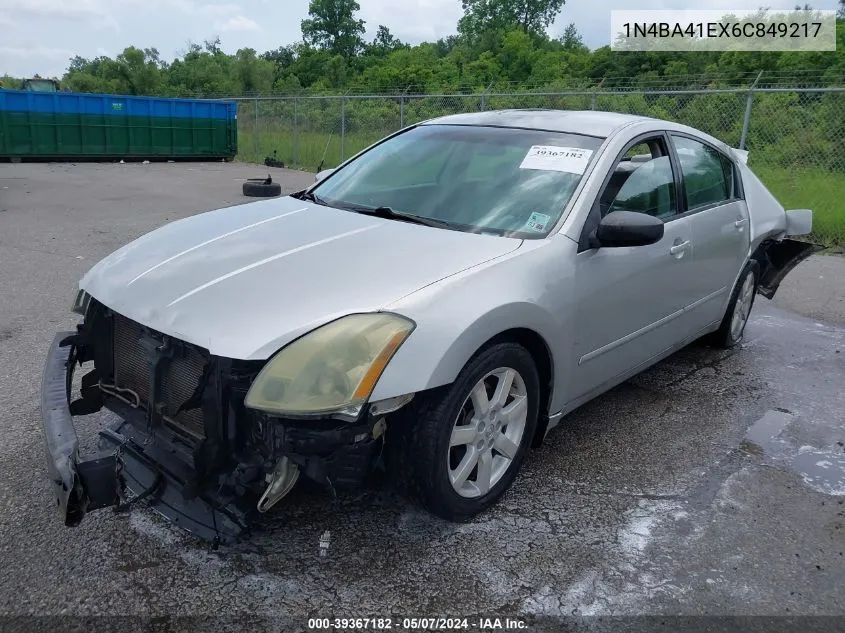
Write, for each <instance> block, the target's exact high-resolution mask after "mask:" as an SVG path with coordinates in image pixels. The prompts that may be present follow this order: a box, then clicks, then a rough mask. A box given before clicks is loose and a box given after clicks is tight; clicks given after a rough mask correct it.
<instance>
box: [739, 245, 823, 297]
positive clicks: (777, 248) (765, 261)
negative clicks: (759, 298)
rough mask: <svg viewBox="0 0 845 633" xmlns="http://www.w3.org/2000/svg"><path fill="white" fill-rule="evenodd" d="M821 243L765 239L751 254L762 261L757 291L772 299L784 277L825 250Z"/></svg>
mask: <svg viewBox="0 0 845 633" xmlns="http://www.w3.org/2000/svg"><path fill="white" fill-rule="evenodd" d="M824 249H825V247H824V246H822V245H821V244H814V243H812V242H801V241H799V240H793V239H789V238H785V239H782V240H765V241H764V242H763V243H762V244H760V245H759V246H758V247H757V249H756V250H755V251H754V253H753V254H752V256H751V259H755V260H757V261H758V262H759V263H760V282H759V285H758V287H757V292H759V293H760V294H761V295H763V296H764V297H766V299H772V298H773V297H774V296H775V293H776V292H777V289H778V287H779V286H780V284H781V282H782V281H783V280H784V278H785V277H786V276H787V275H788V274H789V273H790V272H791V271H792V269H794V268H795V267H796V266H797V265H798V264H800V263H801V262H803V261H804V260H805V259H807V258H808V257H809V256H810V255H812V254H814V253H818V252H819V251H822V250H824Z"/></svg>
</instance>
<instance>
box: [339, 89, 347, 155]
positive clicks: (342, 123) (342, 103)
mask: <svg viewBox="0 0 845 633" xmlns="http://www.w3.org/2000/svg"><path fill="white" fill-rule="evenodd" d="M345 143H346V97H345V96H344V97H341V98H340V162H341V163H342V162H343V161H344V160H345V158H346V154H345V147H344V145H345Z"/></svg>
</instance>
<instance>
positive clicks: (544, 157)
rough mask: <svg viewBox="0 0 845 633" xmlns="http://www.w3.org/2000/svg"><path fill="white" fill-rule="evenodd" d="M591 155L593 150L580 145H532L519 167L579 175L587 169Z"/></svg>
mask: <svg viewBox="0 0 845 633" xmlns="http://www.w3.org/2000/svg"><path fill="white" fill-rule="evenodd" d="M592 155H593V150H590V149H581V148H580V147H556V146H554V145H532V146H531V149H529V150H528V153H527V154H526V155H525V158H524V159H522V164H521V165H520V166H519V168H520V169H541V170H543V171H563V172H566V173H568V174H578V175H581V174H583V173H584V172H585V171H586V170H587V163H589V162H590V156H592Z"/></svg>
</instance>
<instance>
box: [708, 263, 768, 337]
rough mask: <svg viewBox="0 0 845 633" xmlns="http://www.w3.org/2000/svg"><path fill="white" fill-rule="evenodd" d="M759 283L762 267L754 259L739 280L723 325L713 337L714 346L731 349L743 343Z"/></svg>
mask: <svg viewBox="0 0 845 633" xmlns="http://www.w3.org/2000/svg"><path fill="white" fill-rule="evenodd" d="M759 282H760V265H759V264H758V263H757V262H756V261H755V260H753V259H752V260H751V261H749V262H748V263H747V264H746V265H745V268H743V270H742V273H741V274H740V276H739V279H737V282H736V287H735V288H734V291H733V293H732V294H731V300H730V301H729V302H728V309H727V310H726V311H725V316H724V318H723V319H722V324H721V325H720V326H719V329H718V330H716V331H715V332H713V335H712V337H711V342H712V344H713V345H715V346H716V347H721V348H722V349H730V348H731V347H735V346H736V345H738V344H739V343H740V342H741V341H742V337H743V334H744V333H745V326H746V325H747V324H748V316H749V315H750V314H751V308H752V307H754V298H755V297H756V296H757V284H758V283H759Z"/></svg>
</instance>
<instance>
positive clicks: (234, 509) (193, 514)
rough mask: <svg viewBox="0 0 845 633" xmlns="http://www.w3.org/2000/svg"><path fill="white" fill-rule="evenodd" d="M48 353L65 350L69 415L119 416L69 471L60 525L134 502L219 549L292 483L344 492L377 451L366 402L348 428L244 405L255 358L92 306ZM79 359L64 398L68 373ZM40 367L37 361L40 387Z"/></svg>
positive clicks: (374, 423)
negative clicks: (76, 384) (220, 351)
mask: <svg viewBox="0 0 845 633" xmlns="http://www.w3.org/2000/svg"><path fill="white" fill-rule="evenodd" d="M58 348H59V349H61V350H63V351H64V352H65V353H66V354H67V365H66V366H67V371H66V373H65V375H64V386H65V392H66V397H67V399H68V401H69V402H70V415H71V416H76V415H86V414H90V413H94V412H96V411H99V410H100V409H101V408H103V407H105V408H106V409H109V410H111V411H113V412H114V413H116V414H117V415H118V416H119V417H120V418H121V421H120V422H119V423H117V424H115V425H113V426H112V427H110V428H108V429H104V430H103V431H101V433H100V438H99V448H100V450H101V453H100V454H99V455H98V456H96V458H95V459H92V460H87V461H81V460H80V461H79V462H78V463H77V464H76V469H77V470H78V481H77V482H74V483H73V484H72V486H71V487H72V488H73V489H72V490H69V491H68V494H67V495H66V496H67V497H68V502H67V512H66V523H67V524H68V525H75V524H77V523H79V521H81V519H82V517H83V516H84V514H85V513H86V512H88V511H90V510H93V509H96V508H101V507H108V506H115V508H116V509H117V510H123V509H126V508H128V507H129V506H130V505H131V504H133V503H135V502H136V501H139V500H142V499H143V500H145V501H146V502H147V503H148V504H149V505H150V506H152V507H153V508H154V509H155V510H157V511H159V512H161V513H162V514H164V515H165V516H167V517H168V518H170V519H171V520H172V521H174V522H175V523H177V524H179V525H181V526H182V527H184V528H186V529H188V530H190V531H192V532H194V533H195V534H196V535H197V536H199V537H201V538H204V539H208V540H211V541H213V542H216V543H229V542H233V541H235V540H237V539H238V538H239V537H240V536H241V535H242V534H244V532H245V531H246V530H247V528H248V526H249V523H250V521H251V519H252V518H253V517H254V515H255V513H260V512H266V511H268V510H269V509H271V508H272V507H273V506H274V505H275V504H277V503H278V502H279V501H280V500H281V499H282V498H283V497H284V496H285V495H286V494H288V493H289V492H290V491H291V489H292V488H293V486H294V485H295V483H296V482H297V480H298V479H299V477H300V476H305V477H308V478H310V479H312V480H314V481H316V482H318V483H321V484H324V485H326V486H327V487H329V488H330V489H332V490H335V491H337V490H342V489H346V488H350V487H355V486H358V485H360V484H361V483H363V481H364V479H365V478H366V476H367V475H368V474H369V473H370V472H371V470H372V469H373V467H374V466H375V464H376V463H377V461H378V457H379V456H380V453H381V447H382V443H383V439H384V431H385V428H386V423H385V420H384V417H383V415H382V414H381V413H379V414H378V415H372V412H373V408H372V407H367V408H365V409H364V410H363V411H362V412H361V414H360V415H359V416H358V418H357V419H356V420H353V421H349V420H338V419H332V418H329V417H327V418H325V419H314V418H310V419H308V420H297V419H282V418H279V417H275V416H273V415H271V414H267V413H264V412H261V411H256V410H252V409H248V408H246V407H245V406H244V399H245V397H246V394H247V392H248V391H249V388H250V385H251V384H252V382H253V380H254V379H255V378H256V376H257V375H258V373H259V372H260V371H261V369H262V367H263V366H264V364H265V362H264V361H240V360H232V359H227V358H222V357H217V356H214V355H211V354H209V353H208V352H207V351H206V350H204V349H201V348H199V347H197V346H195V345H192V344H189V343H186V342H184V341H180V340H177V339H174V338H173V337H170V336H166V335H163V334H161V333H158V332H155V331H153V330H151V329H149V328H147V327H144V326H142V325H140V324H139V323H136V322H134V321H132V320H130V319H128V318H126V317H124V316H122V315H120V314H117V313H115V312H113V311H112V310H110V309H108V308H107V307H105V306H104V305H102V304H100V303H99V302H97V301H95V300H93V299H92V300H91V301H90V304H89V305H88V306H87V310H86V314H85V320H84V322H83V323H82V324H80V325H79V326H78V328H77V333H76V334H73V335H70V336H66V337H64V338H63V340H62V341H61V342H60V343H59V345H58ZM90 363H93V369H90V370H89V371H87V372H86V373H84V375H82V377H81V388H80V393H79V396H78V397H76V398H75V399H74V398H73V397H72V396H73V394H71V390H72V385H73V374H74V369H75V368H79V367H87V366H88V365H89V364H90ZM53 365H54V366H55V365H56V363H53ZM50 371H51V370H50V363H48V367H47V369H46V370H45V372H46V373H45V383H46V382H47V381H48V380H49V378H50V376H48V375H47V373H49V372H50ZM57 483H60V482H57ZM60 499H61V495H60ZM60 505H61V503H60Z"/></svg>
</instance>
